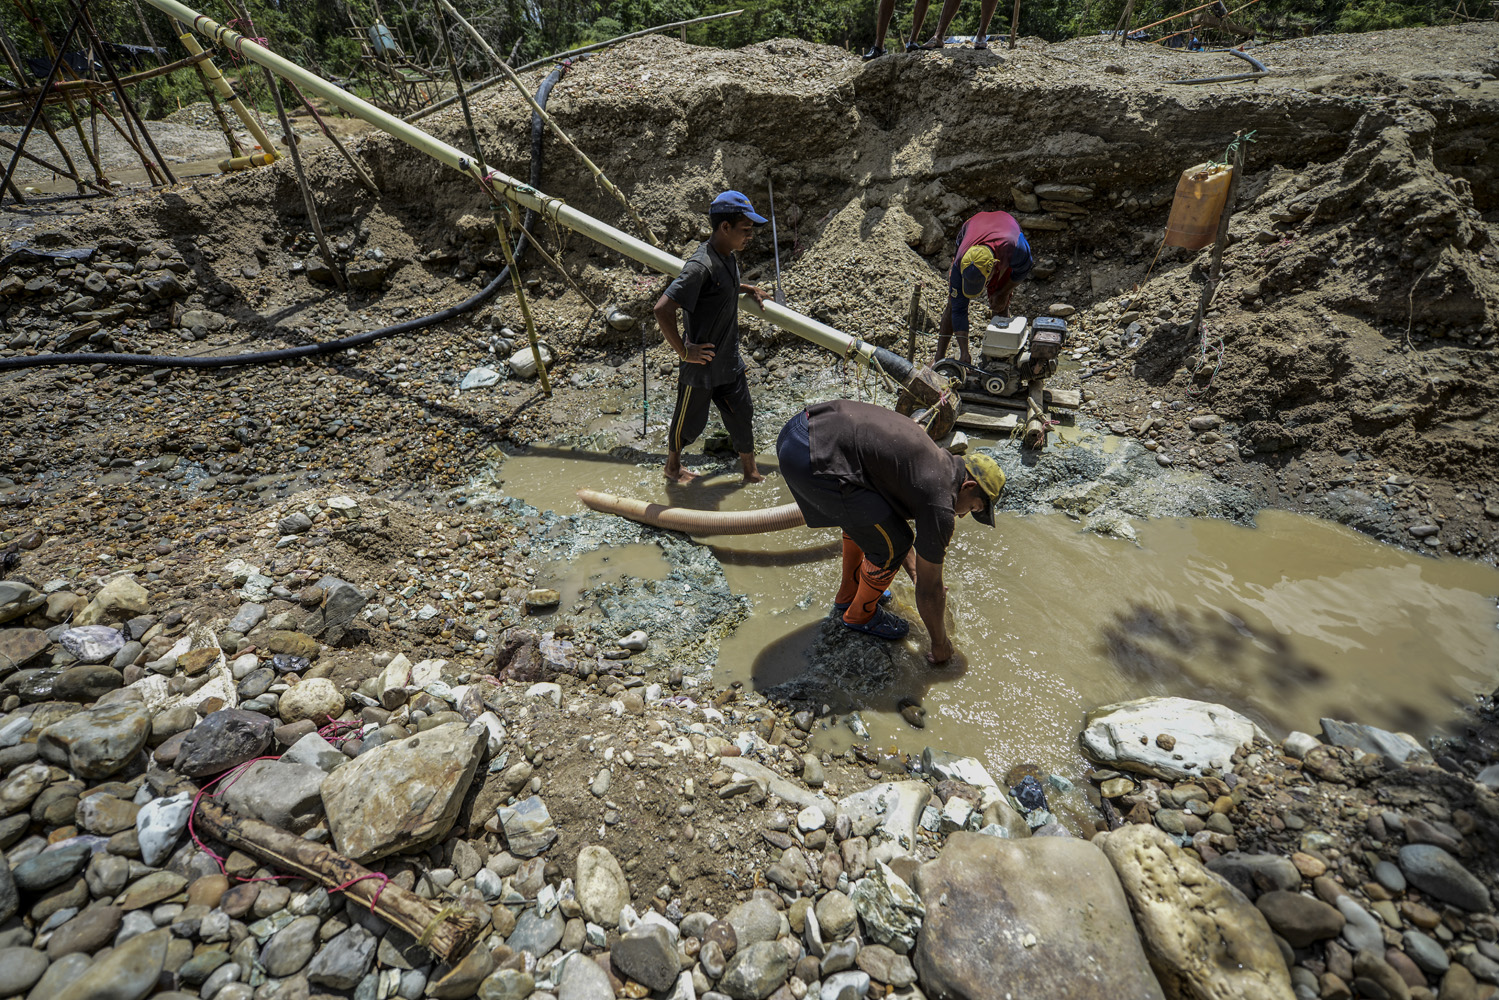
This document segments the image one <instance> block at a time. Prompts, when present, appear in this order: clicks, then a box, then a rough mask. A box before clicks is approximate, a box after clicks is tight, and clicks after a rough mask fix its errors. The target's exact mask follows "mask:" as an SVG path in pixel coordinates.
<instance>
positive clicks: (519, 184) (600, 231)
mask: <svg viewBox="0 0 1499 1000" xmlns="http://www.w3.org/2000/svg"><path fill="white" fill-rule="evenodd" d="M146 2H147V3H149V4H150V5H151V6H153V7H155V8H156V9H157V10H160V11H162V12H164V13H167V14H170V15H171V16H173V17H175V18H177V20H179V21H181V22H183V23H184V24H189V25H191V26H192V28H193V30H194V31H197V32H198V33H199V34H202V35H204V36H206V37H208V38H212V39H213V40H214V41H215V42H217V43H218V44H220V45H224V46H227V47H229V48H231V49H233V50H234V51H235V52H236V53H238V54H239V55H241V56H243V57H244V58H246V59H248V60H250V61H251V62H254V63H257V64H259V65H261V66H264V67H266V68H267V69H270V70H271V71H272V72H275V73H277V74H278V75H280V76H283V77H285V78H286V79H288V80H291V81H292V82H294V83H296V84H297V85H298V86H300V87H303V88H304V89H306V90H309V91H311V92H312V93H314V94H317V95H318V96H319V97H321V98H323V99H324V100H326V101H328V102H329V103H330V104H332V105H334V106H335V107H338V108H340V109H342V110H343V111H346V112H347V113H349V114H351V115H353V116H354V117H355V118H360V119H363V120H364V121H367V122H369V123H370V124H372V125H374V126H376V127H377V128H379V129H381V130H382V131H384V132H387V133H389V134H390V135H392V136H394V137H395V138H397V139H399V140H401V141H402V142H404V143H406V145H408V146H410V147H412V148H413V149H416V150H419V151H421V152H423V153H426V154H427V155H428V156H430V157H432V158H433V159H435V160H438V161H440V162H442V163H445V164H447V165H448V166H450V167H452V168H453V169H454V170H457V171H459V172H461V173H464V174H468V175H469V176H471V177H475V178H477V179H480V180H487V181H488V182H489V183H490V184H493V185H495V186H497V187H500V188H503V189H504V191H505V194H506V196H507V197H510V198H513V199H514V200H515V201H518V202H519V203H520V204H522V205H524V206H525V207H527V208H530V209H533V210H535V211H537V212H540V213H541V214H542V215H545V216H548V217H550V218H551V219H552V220H553V221H554V222H556V223H557V224H558V225H562V226H566V227H567V228H568V229H571V230H574V231H575V232H579V233H582V234H583V235H584V236H587V237H588V238H589V239H592V240H594V241H595V242H598V243H601V244H603V245H604V246H606V247H609V248H610V249H612V250H617V251H618V252H620V253H622V254H624V255H625V256H626V257H629V258H631V259H632V260H637V261H639V262H640V263H642V264H644V265H646V266H647V267H649V268H651V269H652V270H655V271H660V272H661V273H662V274H665V275H667V276H669V277H675V276H676V275H677V274H678V273H680V272H681V270H682V265H683V261H682V259H681V258H680V257H676V256H674V255H672V254H670V253H667V252H666V251H665V250H660V249H657V248H656V247H653V246H651V245H650V244H649V243H646V242H645V241H644V240H638V239H636V238H635V237H633V236H630V235H629V234H628V233H623V232H621V231H619V230H618V229H615V228H614V227H613V226H610V225H608V224H607V223H603V222H600V221H599V220H598V219H595V218H593V216H591V215H587V214H585V213H583V212H580V211H578V210H577V209H576V208H573V207H571V206H569V205H567V204H565V203H564V202H563V201H562V200H561V199H560V198H554V197H551V196H549V195H546V194H544V193H542V192H541V191H538V190H537V189H536V188H534V187H532V186H531V185H530V184H526V183H524V182H523V181H520V180H517V179H516V178H514V177H511V176H509V175H508V174H506V173H504V172H503V171H500V170H497V169H496V168H494V167H491V166H489V165H488V164H475V163H474V161H473V158H472V157H471V156H469V155H468V154H466V153H464V152H463V151H462V150H460V149H458V148H457V147H455V146H451V145H449V144H448V143H446V142H443V141H442V140H440V139H438V138H436V137H434V136H431V135H428V134H427V133H426V132H423V131H422V130H421V129H419V128H417V127H415V126H413V125H409V124H407V123H406V122H403V121H401V119H399V118H397V117H395V116H394V115H391V114H388V113H386V112H384V111H381V110H380V109H379V108H377V107H375V106H374V105H373V104H371V103H369V102H368V101H366V100H363V99H362V98H359V97H356V96H355V95H353V94H351V93H349V92H348V91H346V90H344V89H343V88H341V87H337V86H335V85H334V84H332V83H329V82H328V81H327V80H324V79H323V78H322V77H320V76H318V75H317V74H315V73H311V72H309V71H307V70H305V69H303V68H302V67H301V66H298V65H297V64H296V63H293V62H291V61H289V60H287V59H284V58H282V57H281V56H278V55H277V54H276V53H274V52H272V51H270V50H269V49H267V48H265V47H264V46H262V45H258V44H256V43H255V42H253V41H251V40H250V39H248V38H246V37H244V36H243V35H241V34H240V33H239V32H237V31H233V30H231V29H229V28H226V27H225V26H224V25H222V24H219V23H218V22H217V21H215V20H213V19H212V18H210V17H208V16H207V15H205V14H199V13H198V12H197V11H195V10H193V9H192V8H190V7H187V6H185V5H184V4H181V3H179V2H178V0H146ZM739 309H740V311H742V312H746V313H748V314H749V315H751V316H754V317H756V318H758V319H763V320H765V321H766V322H768V323H771V324H773V325H775V326H778V327H780V328H781V329H783V330H786V331H789V332H790V333H794V334H796V335H797V336H798V337H801V338H802V339H803V340H807V341H810V342H811V343H814V344H816V345H817V346H819V347H822V348H825V349H827V350H829V351H832V352H833V353H834V354H837V355H840V356H842V357H852V358H855V359H857V360H859V361H860V362H862V363H864V364H867V365H870V366H871V367H879V368H882V369H883V370H884V371H886V372H887V373H889V374H890V375H892V376H893V377H894V378H895V379H896V380H897V381H899V382H901V383H905V382H907V381H909V380H910V377H911V374H912V372H913V369H912V366H911V363H910V362H908V361H906V359H905V358H902V357H901V356H900V355H898V354H895V353H893V352H891V351H887V350H885V349H884V348H883V347H876V346H874V345H873V344H871V343H868V342H867V341H865V340H862V339H860V338H859V337H852V336H849V335H848V334H846V333H843V332H842V331H840V330H835V329H834V328H833V327H831V326H828V325H827V324H826V323H820V322H818V321H817V320H815V319H813V318H812V317H810V316H803V315H802V314H801V313H798V312H795V311H793V310H791V309H787V308H786V307H785V306H779V305H776V304H775V303H774V302H770V301H767V302H766V303H765V304H764V305H763V306H761V305H756V303H755V301H754V299H753V297H751V296H749V295H741V296H740V297H739Z"/></svg>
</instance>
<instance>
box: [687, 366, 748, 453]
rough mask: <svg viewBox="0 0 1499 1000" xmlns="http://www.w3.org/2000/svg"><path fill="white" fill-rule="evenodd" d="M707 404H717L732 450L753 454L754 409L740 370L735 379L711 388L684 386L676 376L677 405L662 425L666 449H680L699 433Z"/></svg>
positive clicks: (745, 381) (706, 423)
mask: <svg viewBox="0 0 1499 1000" xmlns="http://www.w3.org/2000/svg"><path fill="white" fill-rule="evenodd" d="M709 403H713V404H714V405H716V406H717V407H718V415H719V416H720V417H722V418H723V426H724V429H725V430H727V431H728V432H729V440H730V441H731V442H733V445H734V450H735V451H737V452H738V453H739V454H741V455H749V454H753V453H754V450H755V433H754V417H755V408H754V404H753V403H752V402H751V401H750V392H749V380H748V379H746V378H745V375H744V372H740V373H739V378H738V379H737V380H736V381H733V382H727V383H725V384H723V385H715V386H712V387H708V386H701V385H688V384H686V383H685V382H683V381H682V380H681V379H678V380H677V406H676V409H675V410H673V411H672V414H671V424H670V425H669V426H668V427H667V428H666V446H667V449H668V450H669V451H676V452H680V451H682V450H683V449H684V448H686V447H687V446H688V445H689V444H691V443H692V442H694V441H696V440H697V439H698V437H699V436H701V435H702V433H703V428H704V427H707V426H708V404H709Z"/></svg>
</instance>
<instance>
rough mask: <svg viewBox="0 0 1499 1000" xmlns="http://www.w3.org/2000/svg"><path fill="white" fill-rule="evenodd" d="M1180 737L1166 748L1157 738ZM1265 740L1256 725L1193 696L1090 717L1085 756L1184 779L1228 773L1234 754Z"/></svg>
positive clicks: (1125, 705) (1107, 709) (1112, 708)
mask: <svg viewBox="0 0 1499 1000" xmlns="http://www.w3.org/2000/svg"><path fill="white" fill-rule="evenodd" d="M1163 734H1164V735H1168V736H1171V737H1173V738H1174V739H1175V741H1176V742H1175V744H1174V745H1173V746H1172V748H1171V749H1170V750H1162V749H1161V748H1160V746H1159V745H1157V742H1156V737H1157V736H1160V735H1163ZM1255 737H1260V738H1262V739H1264V738H1266V737H1265V734H1264V732H1263V731H1262V730H1261V729H1260V727H1259V726H1257V725H1255V724H1254V723H1253V722H1252V721H1250V720H1249V719H1247V718H1245V717H1244V716H1242V715H1240V714H1239V713H1238V712H1235V711H1234V710H1233V709H1231V708H1226V707H1224V706H1222V705H1214V704H1212V703H1210V702H1205V701H1193V700H1191V699H1189V698H1140V699H1137V700H1135V701H1127V702H1122V703H1120V704H1117V705H1107V706H1104V707H1103V708H1099V709H1096V710H1094V711H1092V712H1090V713H1088V717H1087V720H1086V723H1085V725H1084V727H1083V734H1082V748H1083V753H1084V754H1085V755H1086V756H1087V757H1088V758H1089V759H1090V760H1092V761H1094V762H1095V763H1099V764H1110V765H1113V766H1114V767H1119V768H1122V769H1124V770H1127V771H1136V772H1140V773H1144V774H1150V775H1154V776H1155V777H1157V778H1167V779H1171V780H1180V779H1182V778H1188V777H1193V776H1196V775H1200V774H1201V773H1202V771H1203V769H1205V768H1209V767H1212V768H1217V769H1219V770H1225V769H1227V767H1228V766H1229V762H1230V758H1232V756H1233V753H1234V751H1235V750H1237V749H1238V748H1239V746H1240V745H1242V744H1244V743H1248V742H1249V741H1250V740H1252V739H1254V738H1255Z"/></svg>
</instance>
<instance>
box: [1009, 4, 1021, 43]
mask: <svg viewBox="0 0 1499 1000" xmlns="http://www.w3.org/2000/svg"><path fill="white" fill-rule="evenodd" d="M1019 31H1020V0H1015V13H1014V14H1011V15H1010V48H1012V49H1013V48H1014V47H1015V35H1016V34H1017V33H1018V32H1019Z"/></svg>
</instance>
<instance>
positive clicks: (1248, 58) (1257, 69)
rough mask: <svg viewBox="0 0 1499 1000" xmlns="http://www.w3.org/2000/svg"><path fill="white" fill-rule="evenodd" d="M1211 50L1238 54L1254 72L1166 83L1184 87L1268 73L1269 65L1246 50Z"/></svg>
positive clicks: (1267, 74) (1228, 81) (1252, 78)
mask: <svg viewBox="0 0 1499 1000" xmlns="http://www.w3.org/2000/svg"><path fill="white" fill-rule="evenodd" d="M1211 51H1214V52H1227V53H1228V54H1229V55H1231V56H1238V57H1239V58H1240V59H1243V60H1244V61H1245V62H1247V63H1249V65H1251V66H1253V67H1254V72H1253V73H1230V74H1229V75H1228V76H1203V77H1198V78H1197V79H1195V80H1169V81H1167V82H1168V83H1172V84H1178V85H1180V86H1184V87H1185V86H1192V85H1194V84H1199V83H1233V82H1235V81H1238V80H1258V79H1260V78H1261V77H1266V76H1269V75H1270V69H1269V67H1267V66H1266V65H1265V64H1264V63H1262V62H1260V61H1259V60H1258V59H1256V58H1255V57H1254V56H1252V55H1250V54H1249V53H1248V52H1241V51H1240V50H1238V49H1213V50H1211Z"/></svg>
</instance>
